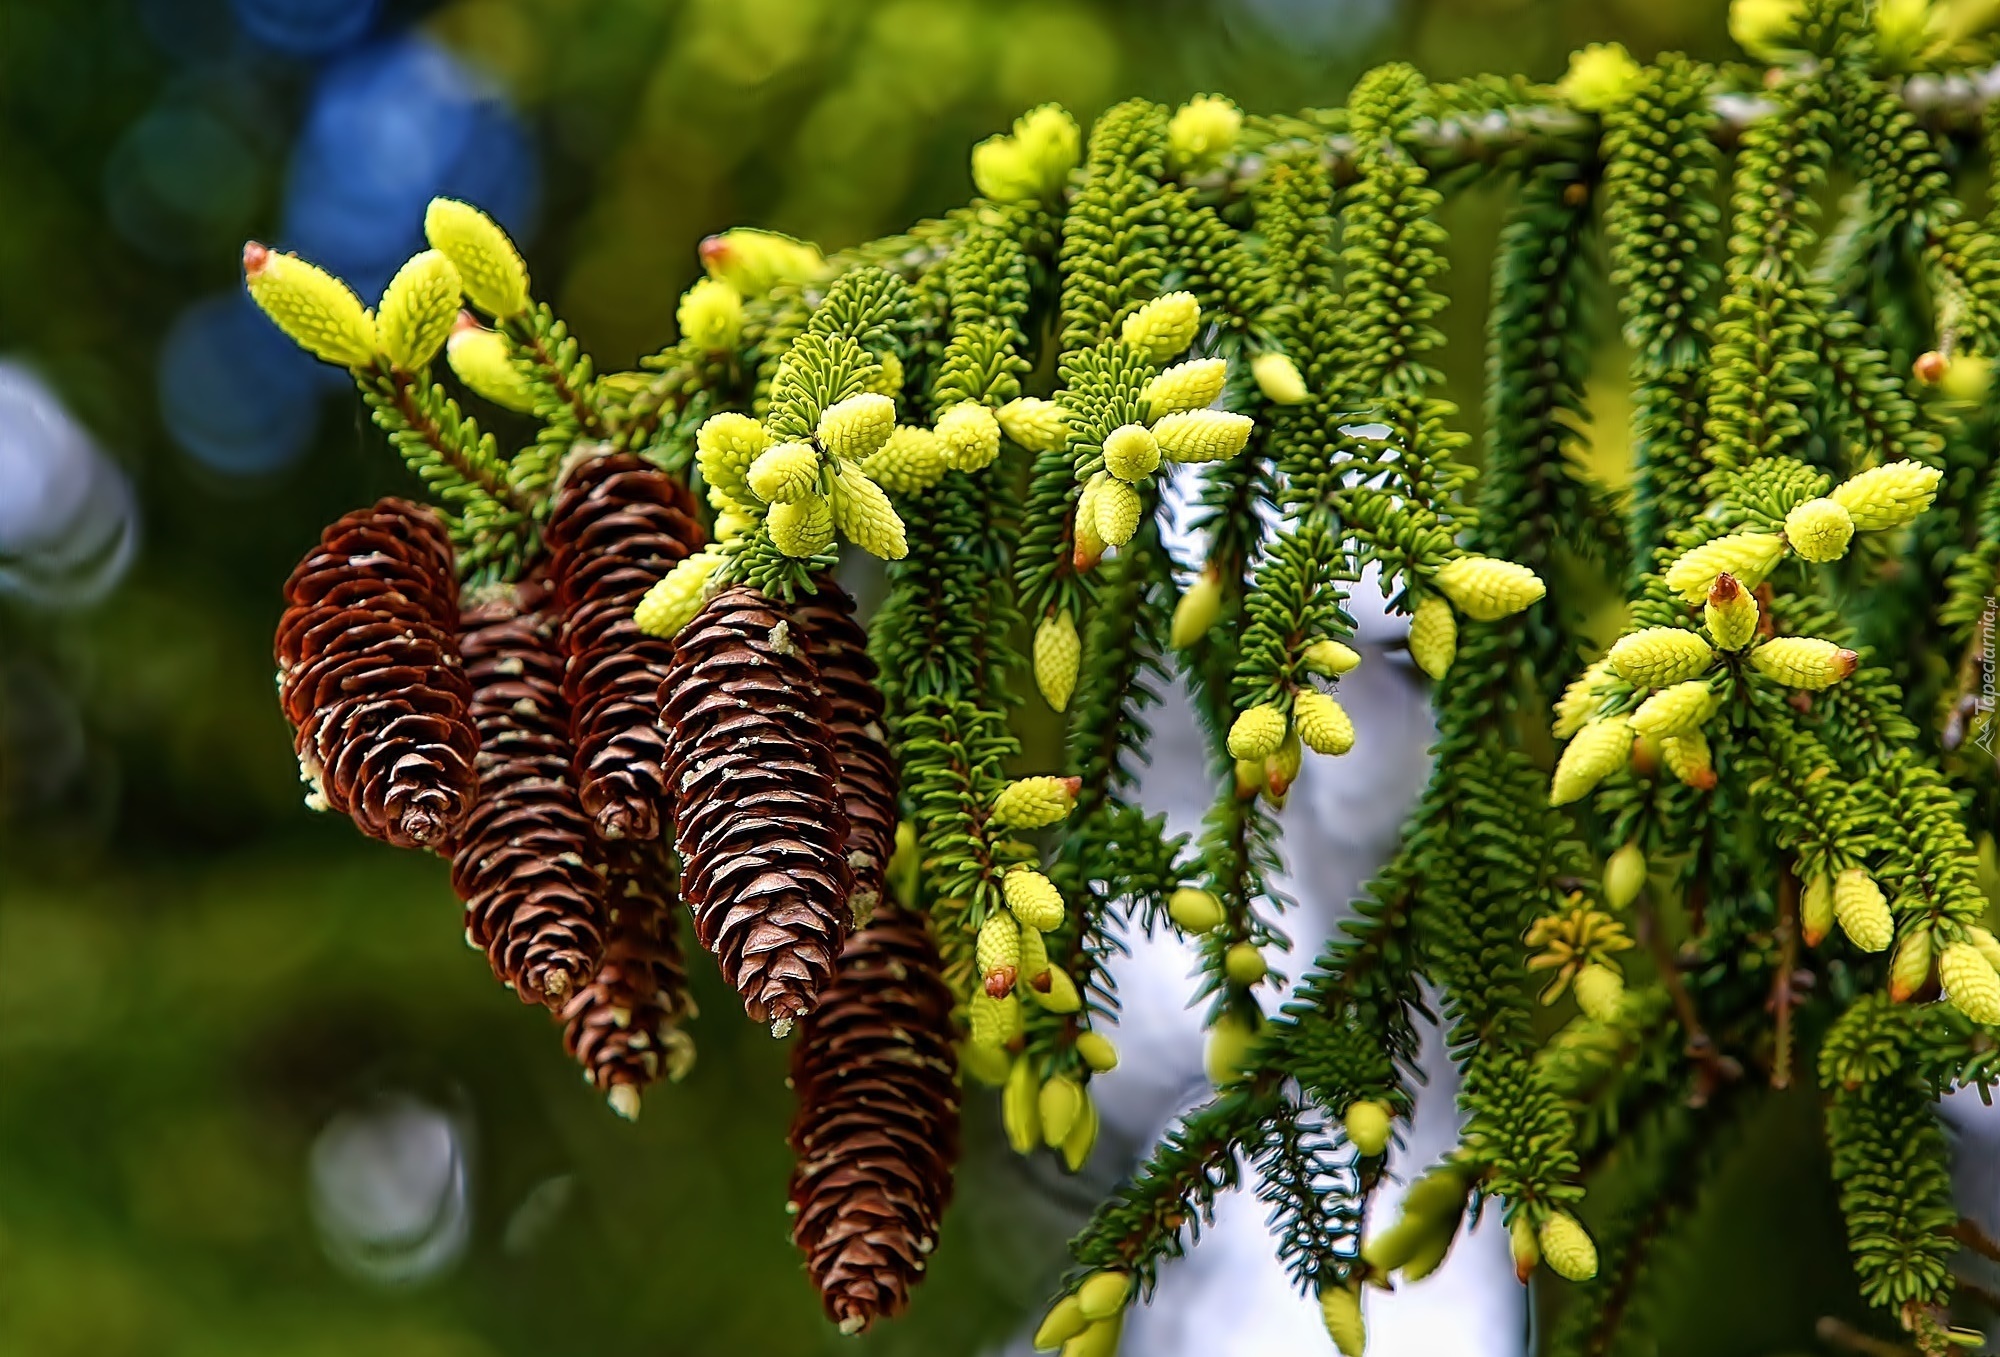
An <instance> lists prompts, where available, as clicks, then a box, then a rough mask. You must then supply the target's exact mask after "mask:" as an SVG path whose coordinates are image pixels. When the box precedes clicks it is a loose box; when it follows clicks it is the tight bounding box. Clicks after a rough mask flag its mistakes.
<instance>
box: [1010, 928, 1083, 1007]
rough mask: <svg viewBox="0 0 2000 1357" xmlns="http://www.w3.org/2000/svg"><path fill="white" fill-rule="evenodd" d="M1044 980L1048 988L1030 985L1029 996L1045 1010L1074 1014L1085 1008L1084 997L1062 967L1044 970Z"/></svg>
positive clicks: (1051, 967)
mask: <svg viewBox="0 0 2000 1357" xmlns="http://www.w3.org/2000/svg"><path fill="white" fill-rule="evenodd" d="M1024 936H1025V935H1024ZM1042 979H1043V983H1044V984H1046V986H1047V988H1045V989H1044V988H1038V987H1037V986H1034V985H1030V986H1029V987H1028V994H1029V995H1030V996H1031V997H1032V998H1033V999H1034V1001H1035V1002H1036V1003H1038V1004H1040V1005H1041V1006H1042V1007H1043V1008H1046V1009H1047V1010H1048V1011H1049V1012H1051V1013H1074V1012H1076V1011H1077V1010H1078V1009H1080V1008H1082V1007H1083V995H1082V993H1081V992H1080V991H1079V990H1078V989H1077V987H1076V981H1074V980H1072V979H1070V974H1069V972H1068V971H1066V970H1064V969H1063V968H1062V967H1060V966H1047V967H1044V968H1043V976H1042Z"/></svg>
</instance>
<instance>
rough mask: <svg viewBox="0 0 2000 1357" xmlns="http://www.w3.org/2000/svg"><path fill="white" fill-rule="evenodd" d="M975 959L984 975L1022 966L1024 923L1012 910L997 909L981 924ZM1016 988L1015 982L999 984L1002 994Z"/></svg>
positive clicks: (990, 975)
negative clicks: (1022, 926) (1016, 920)
mask: <svg viewBox="0 0 2000 1357" xmlns="http://www.w3.org/2000/svg"><path fill="white" fill-rule="evenodd" d="M973 963H974V965H976V966H977V967H978V969H979V975H980V978H981V979H989V978H991V977H992V976H993V975H994V974H995V973H996V972H999V971H1015V972H1018V971H1019V970H1020V967H1021V925H1020V924H1019V923H1017V922H1015V919H1014V916H1013V915H1012V914H1010V913H1009V912H1007V911H1006V910H1004V909H996V910H994V911H993V912H992V913H990V914H988V915H987V916H986V921H985V922H984V923H982V924H980V925H979V936H978V939H977V940H976V941H975V942H974V944H973ZM1010 980H1011V978H1010ZM1012 988H1013V985H1012V984H1011V983H1009V984H1006V985H1001V986H1000V987H999V989H1000V992H1001V993H1002V994H1004V993H1006V992H1007V991H1008V990H1010V989H1012Z"/></svg>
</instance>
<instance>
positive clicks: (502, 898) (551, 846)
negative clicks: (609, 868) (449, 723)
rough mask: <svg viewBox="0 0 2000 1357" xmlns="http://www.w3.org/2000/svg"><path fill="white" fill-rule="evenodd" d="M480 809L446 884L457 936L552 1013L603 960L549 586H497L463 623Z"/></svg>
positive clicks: (600, 898) (591, 856)
mask: <svg viewBox="0 0 2000 1357" xmlns="http://www.w3.org/2000/svg"><path fill="white" fill-rule="evenodd" d="M461 627H462V630H461V631H460V632H459V638H458V644H459V651H460V653H461V654H462V655H463V656H464V657H465V669H466V677H467V678H468V679H470V680H471V683H472V719H473V721H474V722H475V723H476V724H477V725H478V727H479V762H478V767H479V800H478V802H477V804H476V805H474V807H473V810H472V814H471V815H470V816H469V817H468V818H467V820H466V822H465V829H464V831H463V832H462V833H461V834H460V836H459V841H458V852H457V855H456V856H455V857H454V858H453V859H452V864H451V883H452V887H453V889H455V890H456V891H457V892H458V897H459V899H461V900H463V901H464V902H465V929H466V938H467V940H468V941H470V942H471V943H472V944H473V945H474V946H476V947H482V948H484V949H485V951H486V958H487V960H488V961H489V962H491V963H492V965H493V974H494V975H496V976H498V977H499V978H500V980H501V981H502V982H503V983H505V984H507V985H508V986H509V987H511V988H512V989H513V990H514V991H515V992H516V993H517V994H519V995H520V997H521V1002H522V1003H546V1004H550V1005H553V1006H555V1007H558V1008H560V1007H561V1006H562V1005H563V1003H564V1002H565V1001H566V1000H568V998H569V997H570V996H571V995H572V994H573V993H575V992H576V991H577V990H579V989H581V988H582V987H583V986H584V985H586V984H588V983H589V982H590V977H591V976H592V975H593V974H594V973H595V972H596V970H597V963H598V959H599V958H600V956H602V954H603V951H604V939H603V933H602V928H603V921H604V880H603V875H602V872H601V870H600V868H599V858H600V857H601V851H602V850H601V848H600V846H599V844H598V842H597V838H596V836H595V835H594V834H593V833H592V832H591V826H590V821H589V819H588V818H587V817H586V816H585V815H584V813H583V810H582V808H581V807H580V806H579V805H578V804H577V797H576V791H575V789H574V788H573V787H571V786H570V782H569V772H570V743H569V704H568V703H566V702H564V701H563V696H562V668H563V666H562V658H561V656H560V655H558V654H557V652H556V645H555V619H554V616H553V613H552V611H551V610H550V607H549V597H548V589H547V588H546V587H545V586H544V585H543V584H541V583H540V582H539V581H529V582H526V583H523V584H520V585H514V586H501V587H500V588H498V589H495V590H493V591H490V592H489V594H488V595H487V596H486V597H485V598H483V599H481V600H480V601H479V602H478V603H476V604H474V605H473V606H470V607H468V608H466V610H465V612H464V613H463V615H462V617H461Z"/></svg>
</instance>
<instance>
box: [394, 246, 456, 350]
mask: <svg viewBox="0 0 2000 1357" xmlns="http://www.w3.org/2000/svg"><path fill="white" fill-rule="evenodd" d="M458 292H459V284H458V270H457V269H455V268H453V267H452V266H451V261H450V260H449V259H446V258H445V257H444V255H442V254H441V253H439V252H438V251H436V250H425V251H423V252H422V253H420V254H418V255H416V256H415V257H414V258H412V259H411V260H410V261H409V262H408V263H407V264H405V265H403V267H402V268H400V269H398V270H396V276H395V277H394V278H391V279H390V280H389V286H388V287H386V288H384V289H383V291H382V305H381V306H380V307H378V308H377V309H376V312H375V336H376V342H377V344H378V345H379V346H380V348H381V350H382V352H383V353H385V354H387V355H388V357H389V361H390V362H391V363H393V364H394V365H395V366H396V367H398V368H400V369H401V370H402V371H404V372H416V371H419V370H421V369H422V368H424V367H426V366H427V365H428V364H429V363H430V361H431V360H432V359H433V358H436V357H437V354H438V350H439V349H441V348H443V347H444V342H445V340H446V338H447V337H449V336H450V334H451V331H452V326H453V325H454V324H456V323H457V321H458Z"/></svg>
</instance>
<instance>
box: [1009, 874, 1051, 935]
mask: <svg viewBox="0 0 2000 1357" xmlns="http://www.w3.org/2000/svg"><path fill="white" fill-rule="evenodd" d="M1000 889H1001V893H1002V894H1003V895H1004V896H1005V897H1006V900H1007V908H1009V909H1011V910H1013V911H1014V917H1015V918H1017V919H1019V920H1020V921H1021V922H1022V923H1023V924H1025V925H1027V926H1028V927H1029V928H1032V929H1034V930H1035V931H1036V932H1038V933H1046V932H1048V931H1049V930H1050V929H1052V928H1060V927H1061V926H1062V921H1063V902H1062V892H1061V891H1058V890H1057V889H1056V886H1055V882H1053V881H1051V880H1049V879H1048V878H1047V877H1045V876H1043V875H1042V874H1041V873H1040V872H1038V871H1036V870H1035V869H1034V868H1032V867H1010V868H1009V869H1008V870H1007V875H1006V876H1004V877H1002V878H1001V879H1000Z"/></svg>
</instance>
